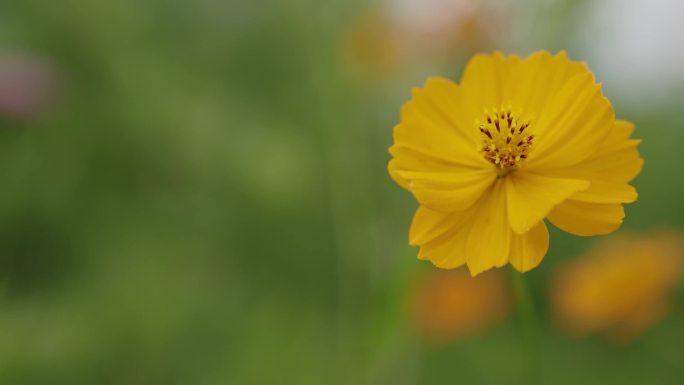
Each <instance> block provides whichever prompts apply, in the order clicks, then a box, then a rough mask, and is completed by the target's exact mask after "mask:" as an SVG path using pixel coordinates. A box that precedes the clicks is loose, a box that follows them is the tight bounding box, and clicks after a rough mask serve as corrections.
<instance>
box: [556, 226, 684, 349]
mask: <svg viewBox="0 0 684 385" xmlns="http://www.w3.org/2000/svg"><path fill="white" fill-rule="evenodd" d="M683 252H684V240H683V239H682V237H681V236H680V235H679V234H677V233H674V232H660V233H655V234H651V235H632V236H625V235H622V236H620V237H615V238H612V239H608V240H605V241H604V242H602V243H600V244H598V245H597V246H596V247H594V248H593V249H592V250H591V251H589V252H588V253H587V254H586V255H585V256H584V257H583V258H581V259H577V260H574V261H572V262H570V263H568V264H566V265H564V266H562V267H561V268H560V269H559V270H557V271H556V273H555V274H554V275H553V276H552V282H551V299H552V305H553V310H554V313H555V316H556V318H557V322H558V325H559V327H560V328H561V329H563V330H564V331H565V332H567V333H569V334H571V335H573V336H585V335H588V334H595V333H603V334H605V335H606V337H608V338H609V339H610V340H613V341H614V342H618V343H627V342H629V341H631V340H633V339H634V338H636V337H637V336H639V335H640V334H641V333H642V332H644V331H645V330H646V329H647V328H648V327H650V326H652V325H653V324H654V323H656V322H657V321H659V320H660V319H662V318H663V317H664V316H665V315H666V314H667V313H668V311H669V309H670V294H671V293H672V291H673V289H674V287H675V286H676V285H677V284H678V283H679V282H680V281H681V279H682V273H683V267H684V265H683V261H682V256H683Z"/></svg>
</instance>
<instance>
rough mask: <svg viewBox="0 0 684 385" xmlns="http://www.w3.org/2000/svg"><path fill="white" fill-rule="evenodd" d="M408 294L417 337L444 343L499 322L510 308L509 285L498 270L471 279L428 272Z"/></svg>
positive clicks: (451, 273)
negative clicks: (410, 295) (410, 296)
mask: <svg viewBox="0 0 684 385" xmlns="http://www.w3.org/2000/svg"><path fill="white" fill-rule="evenodd" d="M421 278H422V279H421V280H420V281H419V282H418V283H417V285H416V287H415V288H414V289H415V290H412V291H411V294H412V298H411V307H410V310H411V318H412V319H411V320H412V322H413V326H414V327H415V328H416V330H417V331H418V333H419V334H420V336H421V337H422V338H423V339H425V340H426V341H427V342H429V343H432V344H444V343H449V342H453V341H456V340H458V339H460V338H463V337H466V336H469V335H473V334H476V333H478V332H480V331H483V330H485V329H487V328H488V327H490V326H493V325H494V324H496V323H497V322H499V321H501V320H502V319H503V318H505V316H506V315H507V314H508V312H509V309H510V298H509V295H508V293H509V291H510V290H508V285H507V282H506V280H505V278H504V277H503V276H502V274H500V272H499V271H491V272H488V273H486V274H482V275H480V276H478V277H475V278H473V277H470V276H469V275H468V273H467V272H465V271H463V270H456V271H444V270H440V271H431V272H429V273H427V274H426V275H425V276H424V277H421Z"/></svg>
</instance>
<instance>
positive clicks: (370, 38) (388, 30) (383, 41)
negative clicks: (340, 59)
mask: <svg viewBox="0 0 684 385" xmlns="http://www.w3.org/2000/svg"><path fill="white" fill-rule="evenodd" d="M343 49H344V59H345V62H346V66H347V68H348V69H349V70H350V72H352V74H353V75H355V76H358V77H361V78H364V79H365V78H375V77H382V76H384V75H387V74H388V73H391V72H393V71H395V70H397V69H398V67H399V65H400V64H401V62H402V60H403V58H402V52H401V47H400V43H399V36H397V34H396V33H395V31H394V30H393V28H392V26H391V25H390V23H389V20H387V18H386V17H385V16H384V15H383V14H382V12H380V11H379V10H374V9H371V10H368V11H367V12H365V13H363V14H361V15H360V16H359V18H358V19H357V20H355V22H354V23H353V24H352V25H351V26H350V28H349V30H348V31H347V33H346V35H345V36H344V41H343Z"/></svg>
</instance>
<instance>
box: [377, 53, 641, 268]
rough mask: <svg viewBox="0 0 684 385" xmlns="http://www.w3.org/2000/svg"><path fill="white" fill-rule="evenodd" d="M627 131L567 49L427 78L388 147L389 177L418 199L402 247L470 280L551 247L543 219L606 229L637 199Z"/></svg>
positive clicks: (477, 60) (481, 60)
mask: <svg viewBox="0 0 684 385" xmlns="http://www.w3.org/2000/svg"><path fill="white" fill-rule="evenodd" d="M633 129H634V126H633V125H632V124H631V123H629V122H626V121H623V120H616V119H615V115H614V112H613V108H612V107H611V105H610V102H609V101H608V100H607V99H606V98H605V97H604V96H603V94H602V92H601V87H600V85H598V84H596V83H595V80H594V76H593V74H592V73H591V72H590V70H589V69H588V68H587V67H586V66H585V65H584V64H583V63H579V62H573V61H571V60H570V59H568V57H567V55H566V54H565V52H561V53H559V54H557V55H555V56H552V55H550V54H549V53H548V52H543V51H542V52H537V53H535V54H533V55H531V56H529V57H528V58H526V59H521V58H520V57H518V56H515V55H512V56H504V55H503V54H501V53H498V52H497V53H494V54H492V55H482V54H481V55H476V56H475V57H473V58H472V59H471V60H470V62H469V63H468V65H467V66H466V68H465V71H464V73H463V76H462V78H461V83H460V84H455V83H453V82H451V81H450V80H447V79H443V78H430V79H428V81H427V83H426V84H425V87H424V88H422V89H414V90H413V93H412V98H411V100H410V101H409V102H408V103H406V104H405V105H404V106H403V108H402V110H401V120H400V123H399V124H398V125H397V126H396V127H395V128H394V144H393V145H392V147H391V148H390V153H391V154H392V156H393V159H392V160H391V161H390V163H389V172H390V175H391V176H392V178H393V179H394V180H395V181H396V182H397V183H398V184H400V185H401V186H402V187H404V188H406V189H408V190H409V191H411V192H412V193H413V195H414V196H415V198H416V199H417V200H418V202H419V203H420V207H419V208H418V211H417V212H416V215H415V217H414V218H413V223H412V225H411V230H410V234H409V242H410V243H411V244H413V245H419V246H420V253H419V255H418V258H420V259H428V260H430V261H432V262H433V263H434V264H435V265H436V266H438V267H442V268H455V267H458V266H461V265H463V264H467V265H468V268H469V269H470V272H471V274H472V275H476V274H478V273H480V272H482V271H485V270H487V269H490V268H492V267H495V266H496V267H500V266H503V265H505V264H507V263H509V262H510V263H511V264H512V265H513V266H514V267H515V268H516V269H517V270H519V271H522V272H524V271H528V270H530V269H532V268H534V267H536V266H537V265H538V264H539V263H540V262H541V260H542V258H543V257H544V255H545V254H546V251H547V249H548V244H549V233H548V230H547V228H546V225H545V223H544V218H547V219H548V220H549V221H550V222H551V223H553V224H554V225H556V226H557V227H559V228H560V229H562V230H565V231H567V232H570V233H572V234H576V235H595V234H606V233H610V232H612V231H614V230H615V229H617V228H618V227H619V226H620V224H621V223H622V218H623V217H624V210H623V207H622V204H623V203H629V202H633V201H634V200H636V198H637V193H636V191H635V189H634V188H633V187H632V186H630V185H629V184H628V182H629V181H630V180H632V179H633V178H634V177H635V176H636V175H637V174H638V173H639V172H640V170H641V167H642V163H643V161H642V160H641V158H640V157H639V153H638V152H637V149H636V147H637V144H638V143H639V141H638V140H632V139H630V135H631V133H632V131H633Z"/></svg>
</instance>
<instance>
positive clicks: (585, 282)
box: [0, 0, 684, 385]
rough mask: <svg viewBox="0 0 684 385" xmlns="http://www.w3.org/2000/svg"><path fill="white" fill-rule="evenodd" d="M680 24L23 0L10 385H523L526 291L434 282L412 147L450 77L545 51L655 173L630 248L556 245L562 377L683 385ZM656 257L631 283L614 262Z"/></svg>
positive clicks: (8, 4)
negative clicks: (389, 168)
mask: <svg viewBox="0 0 684 385" xmlns="http://www.w3.org/2000/svg"><path fill="white" fill-rule="evenodd" d="M682 15H684V6H683V5H682V3H681V2H680V1H677V0H657V1H656V0H630V1H623V0H604V1H600V0H595V1H590V0H582V1H574V0H538V1H506V0H501V1H495V0H480V1H477V0H429V1H425V0H385V1H373V2H361V1H341V0H340V1H323V2H321V1H312V0H296V1H284V0H283V1H280V0H272V1H260V0H257V1H243V2H238V1H227V2H226V1H215V0H195V1H181V0H142V1H141V0H119V1H77V0H64V1H53V0H17V1H12V0H9V1H2V2H1V3H0V183H1V184H2V188H1V189H0V383H1V384H8V385H13V384H22V385H23V384H29V385H30V384H69V385H75V384H103V385H104V384H128V385H134V384H141V385H142V384H145V385H149V384H165V385H170V384H374V385H375V384H445V383H451V384H454V383H457V384H509V383H521V382H520V381H519V379H520V376H521V375H522V373H521V372H522V369H521V368H522V366H523V365H524V362H523V360H524V358H523V357H522V356H523V353H524V352H523V348H522V346H523V345H524V341H523V336H522V335H521V331H520V330H521V328H520V325H519V323H518V320H517V318H516V316H515V306H514V304H513V303H512V300H511V292H512V289H511V286H510V283H509V282H508V281H507V279H508V276H509V274H508V271H507V270H508V269H502V270H500V271H497V272H494V273H486V274H484V275H483V276H482V277H481V278H478V279H476V280H471V279H469V278H468V277H467V276H466V275H464V274H463V271H461V270H457V271H456V272H450V273H444V272H437V271H436V269H435V268H433V267H432V266H431V265H430V264H429V263H428V262H422V261H418V260H416V258H415V256H416V254H417V250H415V249H412V248H410V247H409V246H408V245H407V234H408V228H409V224H410V220H411V216H412V213H413V211H414V210H415V208H416V204H415V202H414V200H413V198H412V197H411V196H410V194H409V193H407V192H405V191H403V190H401V189H400V188H399V187H398V186H397V185H395V184H394V183H393V182H392V181H391V180H390V178H389V177H388V175H387V172H386V164H387V162H388V160H389V155H388V153H387V148H388V147H389V145H390V144H391V140H392V136H391V132H392V127H393V125H394V124H395V123H396V122H397V120H398V115H399V108H400V105H401V104H402V103H403V102H405V101H406V100H407V99H408V98H409V96H410V89H411V87H415V86H421V85H422V84H423V82H424V80H425V79H426V78H427V77H428V76H431V75H441V76H446V77H449V78H451V79H454V80H458V79H459V77H460V72H461V69H462V68H463V66H464V64H465V62H466V61H467V59H468V58H469V56H470V55H472V54H473V53H475V52H480V51H491V50H494V49H500V50H503V51H505V52H512V53H519V54H522V55H527V54H529V53H531V52H533V51H535V50H537V49H540V48H544V49H548V50H551V51H553V52H555V51H558V50H561V49H565V50H567V51H568V52H569V54H570V56H571V57H572V58H573V59H576V60H583V61H586V62H588V64H589V66H590V67H591V68H592V69H593V70H594V71H595V73H596V76H597V79H598V80H599V81H601V82H602V83H603V87H604V92H605V93H606V94H607V96H608V97H609V98H610V99H611V101H612V102H613V104H614V106H615V109H616V112H617V115H618V117H621V118H624V119H628V120H631V121H634V122H635V123H636V126H637V129H636V133H635V136H636V137H638V138H642V139H643V140H644V141H643V144H642V145H641V147H640V148H641V152H642V156H643V158H644V159H645V160H646V165H645V168H644V171H643V173H642V175H641V176H640V177H639V178H638V179H637V180H636V182H635V185H636V186H637V188H638V190H639V193H640V199H639V201H638V202H637V203H635V204H632V205H629V206H628V207H627V209H626V211H627V218H626V221H625V224H624V226H623V229H622V230H620V233H625V234H631V235H629V236H623V237H622V238H621V237H619V236H618V237H615V238H612V237H611V238H610V239H612V241H611V242H614V243H615V244H613V245H612V246H611V245H610V244H609V245H607V246H606V245H604V246H601V244H600V243H599V242H597V240H596V239H592V238H578V237H573V236H570V235H567V234H564V233H562V232H560V231H557V230H555V229H552V234H551V236H552V241H551V248H550V250H549V253H548V255H547V256H546V259H545V261H544V262H543V263H542V265H541V266H540V267H539V268H538V269H536V270H534V271H533V272H531V273H529V274H527V277H528V279H529V281H530V283H531V287H532V292H533V295H534V300H535V302H536V305H537V312H538V316H539V320H538V325H539V333H540V336H541V338H540V340H541V351H542V361H541V367H542V369H541V377H542V382H543V383H546V384H555V385H562V384H573V385H574V384H577V383H583V384H605V383H618V382H619V383H622V384H644V383H650V384H656V383H657V384H681V383H682V378H684V292H683V291H682V289H681V286H680V285H679V280H680V276H679V275H677V274H671V273H672V271H673V270H676V268H675V266H678V264H679V262H678V259H677V258H680V257H681V249H680V248H679V247H680V246H679V244H678V240H677V239H678V237H679V233H678V231H679V230H678V229H680V228H681V227H682V226H684V198H683V197H684V178H682V176H683V175H684V174H683V172H684V168H682V167H684V166H683V165H684V151H682V149H683V148H684V130H682V122H683V121H684V120H683V117H682V111H683V110H682V107H684V103H682V97H684V50H682V44H683V43H684V42H683V40H682V39H684V27H683V25H684V24H682V23H681V17H682ZM633 239H640V241H637V242H641V243H639V245H638V247H631V246H625V245H624V244H622V243H621V242H627V240H633ZM597 245H598V246H597ZM634 250H642V251H643V252H641V251H640V252H639V253H641V254H639V253H636V254H635V255H636V256H635V257H634V258H632V259H636V260H638V259H639V258H642V261H641V262H639V263H636V262H635V263H634V264H631V265H630V264H625V267H624V268H622V264H620V263H613V264H612V265H611V264H608V265H611V266H615V265H616V264H617V265H620V266H621V267H620V269H618V270H619V271H617V272H615V271H613V272H609V273H603V271H604V270H602V269H609V267H606V266H605V265H606V263H603V264H601V262H600V261H599V262H596V261H594V259H600V258H602V256H605V255H612V258H613V260H614V261H622V255H623V253H627V251H634ZM661 257H662V258H664V259H662V260H663V261H665V262H662V263H660V264H659V265H658V266H660V267H661V268H662V267H663V266H665V267H667V268H666V269H664V270H666V271H661V270H663V269H660V270H658V268H657V267H658V266H655V267H653V268H652V269H651V270H648V271H652V274H650V275H649V276H648V279H647V280H644V279H642V278H643V271H645V270H644V269H648V267H646V268H644V264H645V265H646V266H650V265H649V263H648V262H644V261H654V260H656V261H661V259H658V258H661ZM592 258H594V259H592ZM668 258H669V259H668ZM575 261H587V262H586V264H585V265H582V266H580V265H577V264H576V262H575ZM672 261H674V262H672ZM591 263H596V264H597V265H596V266H594V265H591ZM587 266H589V267H587ZM631 266H636V267H634V269H635V271H636V272H637V273H634V272H633V271H629V269H630V268H632V267H631ZM639 273H641V274H639ZM592 274H594V275H593V276H592ZM630 274H632V275H630ZM605 276H610V277H611V279H610V280H608V279H604V278H605ZM625 277H627V278H626V279H625ZM604 281H607V282H608V283H607V284H606V285H605V286H602V285H603V282H604ZM644 282H645V283H644ZM591 285H594V286H591ZM576 293H584V294H577V295H579V297H578V298H575V297H573V295H576ZM644 293H647V294H644ZM642 297H643V298H642ZM606 309H608V310H606Z"/></svg>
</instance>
